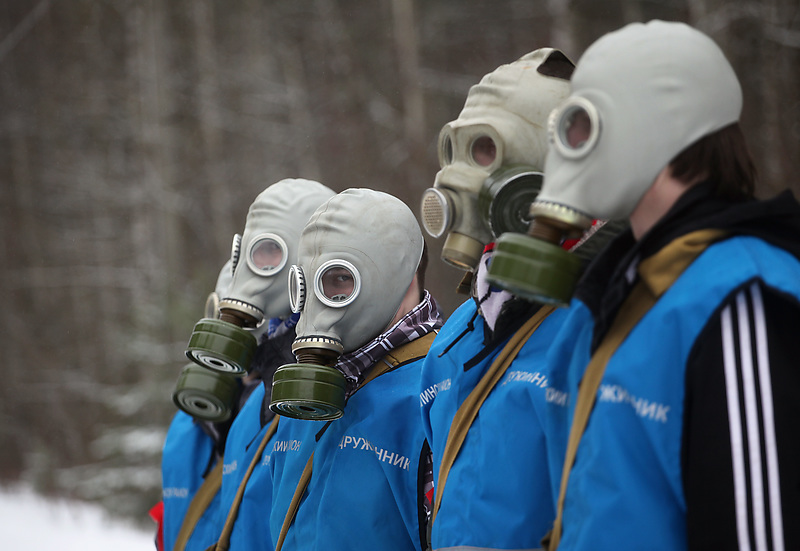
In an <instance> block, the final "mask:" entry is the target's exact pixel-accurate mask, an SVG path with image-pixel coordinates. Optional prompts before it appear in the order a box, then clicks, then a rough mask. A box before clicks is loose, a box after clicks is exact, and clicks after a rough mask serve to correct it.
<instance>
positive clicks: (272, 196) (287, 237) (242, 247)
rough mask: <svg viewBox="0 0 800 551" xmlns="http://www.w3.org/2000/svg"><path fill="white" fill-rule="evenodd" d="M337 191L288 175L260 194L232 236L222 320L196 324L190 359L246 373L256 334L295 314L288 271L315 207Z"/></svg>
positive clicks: (221, 314) (189, 348)
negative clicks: (272, 322) (241, 229)
mask: <svg viewBox="0 0 800 551" xmlns="http://www.w3.org/2000/svg"><path fill="white" fill-rule="evenodd" d="M333 195H335V194H334V192H333V191H332V190H330V189H328V188H327V187H325V186H323V185H322V184H320V183H318V182H314V181H311V180H302V179H285V180H281V181H280V182H277V183H275V184H272V185H271V186H269V187H268V188H267V189H265V190H264V191H263V192H261V193H260V194H259V195H258V197H256V199H255V201H254V202H253V204H252V205H250V209H249V211H248V213H247V220H246V223H245V228H244V233H243V234H242V235H241V236H239V235H238V234H237V235H236V236H235V237H234V240H233V247H232V251H231V263H232V279H231V283H230V286H229V287H228V289H227V291H226V293H225V294H224V295H223V296H222V297H221V300H220V301H219V313H220V315H219V319H215V318H213V317H208V318H204V319H201V320H200V321H199V322H197V324H196V325H195V327H194V331H193V332H192V335H191V337H190V339H189V345H188V347H187V349H186V355H187V357H188V358H189V359H190V360H192V361H194V362H195V363H197V364H199V365H202V366H205V367H207V368H209V369H212V370H215V371H219V372H222V373H228V374H230V375H236V376H243V375H245V374H246V373H247V370H248V367H249V366H250V362H251V361H252V359H253V354H254V352H255V349H256V347H257V346H258V340H257V339H256V337H255V336H254V334H253V333H254V332H258V331H259V330H260V329H261V326H262V324H263V323H264V322H265V321H266V320H268V319H269V318H276V317H285V316H288V315H290V314H291V309H290V307H289V294H288V291H287V289H286V273H287V272H288V270H289V267H290V266H291V265H292V264H293V263H294V262H296V258H297V241H298V240H299V238H300V232H301V231H302V229H303V226H304V225H305V223H306V221H308V219H309V217H310V216H311V214H312V213H313V212H314V210H315V209H316V208H317V207H318V206H320V205H321V204H322V203H324V202H325V201H326V200H328V199H329V198H331V197H332V196H333Z"/></svg>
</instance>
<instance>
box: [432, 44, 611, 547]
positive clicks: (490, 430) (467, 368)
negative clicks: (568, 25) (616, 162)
mask: <svg viewBox="0 0 800 551" xmlns="http://www.w3.org/2000/svg"><path fill="white" fill-rule="evenodd" d="M572 70H573V64H572V62H571V61H570V60H569V59H568V58H567V57H566V56H565V55H564V54H563V53H562V52H560V51H558V50H555V49H552V48H541V49H539V50H536V51H534V52H531V53H529V54H527V55H525V56H523V57H521V58H520V59H518V60H516V61H514V62H513V63H509V64H506V65H501V66H500V67H498V68H497V69H495V70H494V71H492V72H491V73H489V74H487V75H486V76H484V77H483V79H481V81H480V83H478V84H477V85H475V86H473V87H472V88H471V89H470V91H469V94H468V95H467V100H466V103H465V105H464V108H463V110H462V111H461V113H460V114H459V116H458V118H457V119H456V120H454V121H452V122H449V123H448V124H446V125H445V126H444V128H443V129H442V131H441V133H440V137H439V152H440V163H441V167H442V168H441V170H440V171H439V173H438V174H437V175H436V180H435V182H434V187H433V188H430V189H428V190H427V191H426V192H425V193H424V195H423V198H422V212H423V220H424V222H425V228H426V230H427V231H428V232H429V233H431V234H432V235H434V236H436V237H438V236H440V235H444V234H445V233H446V234H447V238H446V240H445V244H444V247H443V250H442V258H443V260H445V261H446V262H448V263H450V264H452V265H455V266H458V267H461V268H463V269H466V270H469V272H468V276H467V278H466V279H467V280H469V279H470V276H471V284H470V291H471V297H470V299H468V300H467V301H466V302H465V303H464V304H462V305H461V306H460V307H459V308H458V309H457V310H456V312H455V313H454V314H453V315H452V316H451V317H450V319H448V320H447V322H446V323H445V324H444V327H443V328H442V330H441V331H440V333H439V335H438V336H437V338H436V340H435V341H434V343H433V345H432V347H431V350H430V352H429V354H428V356H427V357H426V359H425V361H424V364H423V368H422V379H421V393H420V396H419V403H420V407H421V414H422V422H423V426H424V428H425V432H426V436H427V439H428V441H429V442H430V447H431V452H432V453H431V460H432V470H433V477H434V484H433V486H434V491H435V496H434V499H433V510H432V529H431V534H430V539H431V541H430V543H431V546H432V548H433V549H450V548H458V549H532V548H536V547H538V546H539V540H540V539H541V537H542V536H543V535H544V533H545V532H546V531H547V529H548V528H549V526H550V524H551V523H552V519H553V517H554V509H553V503H552V502H553V499H552V495H551V483H550V479H549V477H548V469H547V456H546V453H545V445H544V428H543V425H544V419H543V417H544V411H545V399H546V392H547V375H546V371H545V370H544V357H545V354H546V352H547V349H548V346H549V344H550V342H551V341H552V339H553V338H554V336H555V334H556V332H557V330H558V328H559V327H560V325H561V322H562V321H563V319H564V318H565V311H563V310H555V309H554V308H552V307H549V306H548V307H543V306H542V305H541V304H539V303H535V302H530V301H527V300H523V299H520V298H517V297H515V296H513V295H512V294H511V293H509V292H506V291H500V290H499V289H493V288H492V287H490V286H489V285H488V283H487V282H486V270H487V267H488V266H489V264H490V261H491V258H492V250H493V244H494V240H495V239H496V238H497V237H498V236H500V235H501V234H504V233H505V232H508V231H514V232H524V231H526V230H527V224H528V221H527V211H528V209H529V207H530V205H531V202H532V201H533V200H534V199H535V197H536V195H537V193H538V191H539V189H540V187H541V180H542V166H543V164H544V157H545V154H546V152H547V137H546V122H547V116H548V115H549V113H550V111H551V110H552V109H553V108H554V107H555V106H557V105H558V104H559V103H560V102H561V101H562V100H564V99H565V98H566V97H567V95H568V94H569V81H568V79H569V77H570V75H571V73H572ZM601 235H604V234H601V233H597V234H595V236H594V237H593V239H600V238H601V237H600V236H601ZM586 243H587V244H586V247H585V248H580V252H581V253H586V252H587V251H588V250H589V248H590V247H589V245H588V243H589V241H587V242H586ZM592 243H593V244H594V243H595V242H594V241H592ZM574 244H575V242H572V243H571V244H570V245H568V248H569V246H571V245H574ZM596 248H597V247H594V250H596ZM576 252H577V251H576Z"/></svg>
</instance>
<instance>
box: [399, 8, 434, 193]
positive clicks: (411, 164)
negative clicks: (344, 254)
mask: <svg viewBox="0 0 800 551" xmlns="http://www.w3.org/2000/svg"><path fill="white" fill-rule="evenodd" d="M392 14H393V18H392V19H393V23H394V42H395V49H396V51H397V61H398V66H399V68H400V75H399V76H400V78H399V81H400V89H401V91H402V98H403V135H404V136H405V142H406V147H407V149H408V152H409V158H408V163H407V170H406V189H405V190H404V191H405V193H404V194H403V195H404V196H403V197H401V199H404V200H405V201H406V203H409V204H411V206H412V208H415V207H416V202H417V201H419V197H420V196H421V195H422V191H423V190H424V189H425V188H426V187H428V178H425V174H424V168H425V166H426V164H425V130H426V125H425V103H424V97H423V94H422V87H421V80H422V79H421V76H420V69H419V45H418V42H419V40H418V37H417V32H416V29H417V25H416V22H415V20H414V0H392Z"/></svg>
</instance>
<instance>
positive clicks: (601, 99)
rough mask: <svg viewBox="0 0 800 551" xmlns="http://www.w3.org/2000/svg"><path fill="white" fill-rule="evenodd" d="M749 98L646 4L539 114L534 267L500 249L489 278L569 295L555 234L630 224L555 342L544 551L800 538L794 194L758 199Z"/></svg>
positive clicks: (787, 542)
mask: <svg viewBox="0 0 800 551" xmlns="http://www.w3.org/2000/svg"><path fill="white" fill-rule="evenodd" d="M741 109H742V90H741V86H740V84H739V81H738V79H737V77H736V75H735V73H734V70H733V68H732V67H731V65H730V63H729V62H728V61H727V60H726V58H725V56H724V54H723V52H722V51H721V50H720V48H719V47H718V46H717V45H716V44H715V43H714V42H713V41H712V40H711V39H710V38H709V37H707V36H706V35H704V34H703V33H701V32H699V31H697V30H695V29H693V28H691V27H689V26H687V25H685V24H682V23H672V22H663V21H651V22H649V23H646V24H641V23H635V24H631V25H628V26H626V27H623V28H622V29H620V30H618V31H615V32H612V33H609V34H607V35H605V36H603V37H601V38H600V39H599V40H597V41H596V42H595V43H594V44H592V45H591V46H590V47H589V48H588V49H587V50H586V52H585V54H584V55H583V56H582V57H581V59H580V60H579V62H578V64H577V67H576V69H575V73H574V74H573V77H572V84H571V95H570V97H569V98H568V99H567V100H566V101H565V102H564V103H563V104H562V105H561V106H560V107H559V108H558V109H557V110H556V111H554V112H553V114H552V116H551V120H550V125H549V132H550V141H551V144H550V148H549V151H548V155H547V159H546V163H545V179H544V185H543V188H542V191H541V193H540V194H539V196H538V197H537V199H536V201H535V203H534V206H533V208H532V209H531V212H532V213H533V214H534V219H533V222H532V224H531V226H532V227H531V230H530V232H529V235H528V236H517V237H515V238H514V239H518V238H519V239H518V241H519V243H518V244H520V243H521V245H520V247H519V248H518V249H516V250H517V251H518V250H525V251H527V253H526V255H523V256H527V258H520V259H519V260H521V261H522V262H523V264H524V263H525V262H526V261H528V260H530V261H531V262H533V261H537V262H538V264H537V265H536V268H532V269H531V271H530V273H529V274H528V278H527V279H525V278H523V277H517V276H516V275H514V274H511V271H512V270H511V269H510V267H511V266H512V265H513V264H514V261H515V260H516V259H515V254H516V253H515V252H514V251H513V250H510V249H509V250H506V252H507V253H508V258H507V262H508V264H507V265H505V266H501V268H502V269H501V270H499V272H498V273H497V274H495V275H496V276H497V277H496V279H495V281H497V282H498V284H502V283H504V279H505V278H506V276H509V279H511V280H513V281H512V285H515V286H520V287H524V288H526V289H527V291H528V292H530V293H531V294H535V295H537V296H542V297H549V298H551V299H553V300H556V301H561V300H563V299H564V295H561V293H562V292H563V291H564V288H560V289H556V288H554V286H553V285H551V283H552V280H553V279H554V278H553V271H555V272H557V273H560V274H564V273H566V272H569V271H570V268H569V267H568V266H567V265H566V264H565V263H564V262H563V255H562V254H561V252H560V251H559V250H558V241H559V239H561V238H563V237H564V236H565V235H569V234H570V233H571V232H574V231H576V230H579V229H580V228H581V227H582V226H585V224H587V223H588V220H590V219H592V218H598V217H599V218H608V219H627V220H629V221H630V225H631V227H630V230H629V231H626V232H624V233H622V234H621V235H620V236H618V237H617V238H616V239H615V240H614V241H612V242H611V244H610V245H609V247H607V248H606V249H605V250H604V251H603V252H602V253H601V254H600V255H599V256H598V257H597V258H596V260H595V261H594V262H593V264H592V265H591V266H590V267H589V268H588V270H587V271H586V272H585V274H584V275H583V277H582V279H580V281H579V282H578V283H577V288H576V289H575V292H574V298H573V299H572V302H571V307H570V312H569V316H568V318H567V320H566V321H565V323H564V326H563V328H562V331H561V332H560V334H559V336H558V337H557V339H556V340H555V342H554V343H553V346H552V348H551V352H552V353H551V355H550V356H549V359H550V373H549V381H548V383H549V387H550V392H551V394H552V400H550V402H549V404H550V406H552V407H551V408H550V409H549V412H550V413H551V415H550V416H549V418H548V419H549V422H550V424H551V426H552V427H553V432H552V434H553V438H552V439H550V438H549V439H548V446H553V447H555V448H556V450H557V452H558V453H559V454H561V456H562V464H563V469H562V470H561V472H560V473H559V474H558V478H557V479H556V480H559V483H558V489H559V498H558V503H557V517H556V521H555V524H554V527H553V531H552V533H551V535H550V538H549V541H548V549H551V550H552V549H556V548H557V549H559V550H560V551H563V550H573V549H575V550H578V549H581V550H582V549H592V550H605V549H615V550H616V549H621V548H622V549H648V550H660V549H664V550H667V549H668V550H670V551H674V550H676V549H750V548H755V549H800V527H799V526H798V523H797V522H796V519H797V517H798V514H799V513H800V471H798V469H797V466H798V465H800V445H799V444H798V443H799V442H800V441H799V440H798V438H797V433H796V428H795V427H794V426H793V425H794V423H795V422H796V420H797V419H798V418H800V405H798V401H797V399H796V395H797V394H798V392H800V377H798V369H797V358H798V355H800V342H799V341H798V339H797V338H796V335H795V328H796V326H797V323H798V322H800V205H798V203H797V201H796V200H795V198H794V197H793V196H792V194H791V193H790V192H785V193H783V194H781V195H779V196H778V197H776V198H774V199H770V200H763V201H759V200H755V199H754V198H753V193H754V188H755V176H756V172H755V168H754V164H753V161H752V159H751V157H750V154H749V152H748V150H747V146H746V143H745V138H744V134H743V133H742V129H741V127H740V125H739V116H740V112H741ZM524 239H528V241H527V242H523V241H522V240H524ZM501 245H502V243H498V248H500V247H501ZM512 249H513V247H512ZM493 267H494V266H493ZM490 271H491V270H490ZM572 286H573V287H574V282H572ZM570 292H571V291H570ZM565 450H566V451H565Z"/></svg>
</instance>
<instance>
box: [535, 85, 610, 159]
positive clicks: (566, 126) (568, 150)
mask: <svg viewBox="0 0 800 551" xmlns="http://www.w3.org/2000/svg"><path fill="white" fill-rule="evenodd" d="M599 136H600V115H599V114H598V113H597V108H595V106H594V104H593V103H592V102H590V101H589V100H587V99H586V98H582V97H572V98H570V99H569V100H567V102H566V103H564V105H563V106H561V107H560V108H558V109H555V110H554V111H553V112H552V113H551V114H550V118H549V120H548V123H547V137H548V141H549V142H550V144H551V145H552V146H553V147H555V148H556V150H558V152H559V153H560V154H561V155H562V156H563V157H564V158H566V159H580V158H583V157H586V156H587V155H588V154H589V153H590V152H591V151H592V150H593V149H594V147H595V146H596V145H597V140H598V138H599Z"/></svg>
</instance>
